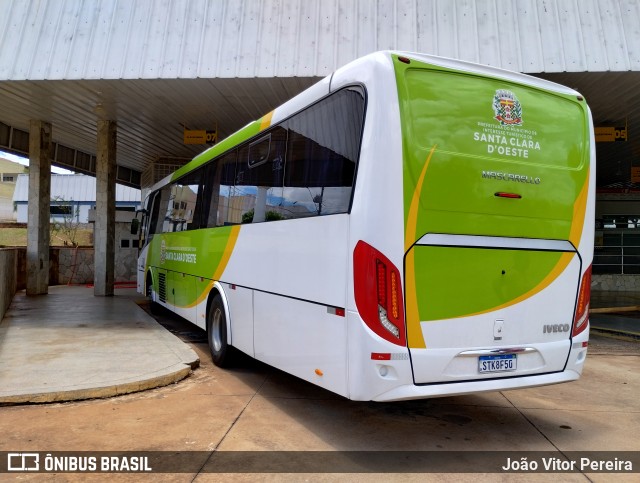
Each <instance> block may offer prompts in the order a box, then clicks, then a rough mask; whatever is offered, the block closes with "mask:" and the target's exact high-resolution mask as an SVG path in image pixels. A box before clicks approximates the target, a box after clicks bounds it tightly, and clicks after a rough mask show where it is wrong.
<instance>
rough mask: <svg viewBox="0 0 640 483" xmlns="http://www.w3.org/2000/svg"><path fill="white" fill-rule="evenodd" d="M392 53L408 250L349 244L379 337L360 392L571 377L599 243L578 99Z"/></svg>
mask: <svg viewBox="0 0 640 483" xmlns="http://www.w3.org/2000/svg"><path fill="white" fill-rule="evenodd" d="M388 55H389V57H390V64H391V65H392V68H393V71H394V76H395V80H396V84H397V96H398V110H399V118H400V126H401V136H402V139H401V145H402V148H401V149H402V155H401V159H402V175H401V177H402V188H401V191H402V196H403V200H402V201H403V217H404V223H403V226H404V233H403V234H402V235H403V254H402V257H399V256H396V255H394V254H389V253H383V252H382V251H380V252H379V251H377V249H376V245H377V243H376V235H373V236H372V238H371V240H360V241H359V242H358V244H357V245H356V247H355V248H354V291H355V301H356V305H357V309H358V312H359V313H360V316H361V318H362V320H363V322H364V324H365V325H366V326H367V327H368V329H369V330H370V332H373V333H375V335H373V334H371V335H370V337H372V339H373V340H375V341H376V344H373V345H371V347H372V350H371V360H370V362H369V369H368V370H369V371H370V373H371V374H374V373H375V374H376V377H377V380H376V379H375V378H372V379H371V380H370V381H371V382H372V389H373V391H372V393H370V394H369V395H370V396H371V398H372V399H377V400H399V399H412V398H420V397H429V396H438V395H446V394H463V393H469V392H476V391H486V390H502V389H510V388H518V387H529V386H536V385H544V384H554V383H559V382H565V381H570V380H575V379H577V378H579V377H580V374H581V372H582V367H583V363H584V359H585V356H586V351H587V345H588V334H589V323H588V309H589V296H590V281H591V261H592V257H593V236H594V233H593V218H594V178H595V164H594V144H593V140H592V138H593V137H592V135H591V132H592V125H591V117H590V113H589V109H588V107H587V105H586V102H585V100H584V99H583V98H582V97H581V96H580V95H579V94H578V93H577V92H575V91H573V90H571V89H568V88H565V87H562V86H558V85H556V84H552V83H549V82H546V81H543V80H540V79H535V78H531V77H528V76H524V75H520V74H511V73H507V72H505V71H499V70H496V69H489V68H483V67H480V66H474V65H471V64H463V63H458V62H453V61H450V62H449V61H444V60H440V61H438V60H437V59H431V58H427V57H422V56H414V55H407V56H406V57H405V56H402V55H400V56H399V55H397V54H388ZM436 63H437V64H438V65H436ZM367 122H368V121H367ZM364 162H367V160H362V159H361V164H362V163H364ZM361 168H362V165H361V166H360V168H359V169H361ZM359 176H360V175H359ZM398 188H399V187H398ZM398 191H400V189H399V190H398ZM383 225H384V223H383ZM391 260H395V261H396V263H393V262H392V261H391ZM367 277H368V279H369V282H367ZM372 277H373V278H372ZM371 280H373V282H372V281H371ZM366 284H368V286H369V290H373V291H375V298H376V299H377V300H376V301H374V302H373V303H372V302H371V301H370V299H371V298H372V297H371V296H369V297H367V296H363V293H364V291H365V288H364V286H365V285H366ZM376 303H377V307H375V305H376ZM367 355H368V354H367ZM390 373H392V374H396V375H397V377H396V380H395V381H392V382H391V383H389V377H388V374H390ZM407 374H410V379H411V380H407V379H408V376H407ZM403 375H404V376H403ZM373 393H375V394H373Z"/></svg>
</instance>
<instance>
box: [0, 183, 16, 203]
mask: <svg viewBox="0 0 640 483" xmlns="http://www.w3.org/2000/svg"><path fill="white" fill-rule="evenodd" d="M15 189H16V184H15V183H0V198H6V199H8V200H9V201H11V200H13V192H14V191H15Z"/></svg>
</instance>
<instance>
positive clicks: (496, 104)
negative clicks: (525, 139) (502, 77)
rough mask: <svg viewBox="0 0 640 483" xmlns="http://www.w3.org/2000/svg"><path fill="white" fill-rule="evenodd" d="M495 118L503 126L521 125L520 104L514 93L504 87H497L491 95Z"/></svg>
mask: <svg viewBox="0 0 640 483" xmlns="http://www.w3.org/2000/svg"><path fill="white" fill-rule="evenodd" d="M493 112H495V115H496V116H495V118H494V119H495V120H496V121H498V122H499V123H500V124H502V125H503V126H507V125H508V126H522V106H521V105H520V101H518V98H517V97H516V95H515V94H514V93H513V92H511V91H507V90H505V89H498V90H497V91H496V93H495V94H494V96H493Z"/></svg>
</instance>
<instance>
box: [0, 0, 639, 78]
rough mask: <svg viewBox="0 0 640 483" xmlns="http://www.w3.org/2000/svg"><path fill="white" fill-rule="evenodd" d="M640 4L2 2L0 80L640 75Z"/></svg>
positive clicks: (532, 0)
mask: <svg viewBox="0 0 640 483" xmlns="http://www.w3.org/2000/svg"><path fill="white" fill-rule="evenodd" d="M639 19H640V3H639V2H638V1H637V0H579V1H578V0H476V1H472V0H379V1H370V0H215V1H213V0H211V1H207V0H173V1H169V0H135V1H132V0H128V1H120V2H115V1H113V0H94V1H91V0H86V1H82V2H79V1H74V0H70V1H60V0H32V1H27V0H3V8H2V9H0V32H2V35H1V38H0V45H1V46H2V47H1V48H0V79H3V80H25V79H30V80H38V79H49V80H61V79H195V78H214V77H221V78H230V77H231V78H233V77H241V78H252V77H290V76H297V77H318V76H320V77H322V76H325V75H327V74H329V73H331V72H332V71H334V70H335V69H336V68H338V67H340V66H341V65H344V64H345V63H347V62H349V61H350V60H353V59H355V58H357V57H361V56H363V55H366V54H368V53H370V52H373V51H376V50H386V49H393V50H407V51H416V52H423V53H429V54H435V55H440V56H445V57H453V58H457V59H461V60H468V61H472V62H478V63H482V64H487V65H491V66H495V67H502V68H506V69H510V70H515V71H520V72H536V73H537V72H564V71H567V72H575V71H598V72H601V71H626V70H632V69H638V68H640V30H639V29H638V21H639Z"/></svg>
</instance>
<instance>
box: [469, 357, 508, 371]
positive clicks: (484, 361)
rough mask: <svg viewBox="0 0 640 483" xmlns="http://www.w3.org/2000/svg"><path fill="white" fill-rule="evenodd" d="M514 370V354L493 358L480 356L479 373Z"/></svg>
mask: <svg viewBox="0 0 640 483" xmlns="http://www.w3.org/2000/svg"><path fill="white" fill-rule="evenodd" d="M515 370H516V354H500V355H495V356H480V359H479V361H478V371H479V372H507V371H515Z"/></svg>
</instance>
